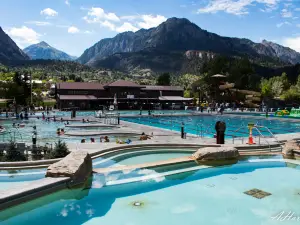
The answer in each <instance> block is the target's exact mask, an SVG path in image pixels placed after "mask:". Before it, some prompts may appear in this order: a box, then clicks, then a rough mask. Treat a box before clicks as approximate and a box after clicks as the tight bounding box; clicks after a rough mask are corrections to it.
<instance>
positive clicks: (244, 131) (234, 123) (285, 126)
mask: <svg viewBox="0 0 300 225" xmlns="http://www.w3.org/2000/svg"><path fill="white" fill-rule="evenodd" d="M122 120H124V121H128V122H133V123H138V124H144V125H150V126H154V127H159V128H164V129H169V130H174V131H180V130H181V124H182V123H184V127H185V132H187V133H190V134H197V135H199V134H200V133H201V132H203V134H204V136H207V137H213V135H214V134H215V132H216V131H215V124H216V122H217V121H224V122H225V123H226V126H227V129H226V135H228V136H229V137H230V136H231V135H234V136H241V137H246V136H249V131H248V128H247V125H248V123H249V122H251V123H254V124H256V125H259V126H264V127H268V128H269V129H270V130H271V131H272V133H274V134H286V133H296V132H300V121H299V123H298V122H296V123H295V122H289V121H281V120H269V119H267V118H260V117H257V118H252V117H251V118H250V117H249V118H247V117H245V116H239V115H236V116H227V115H226V114H225V115H212V116H210V115H209V116H207V115H199V116H173V117H143V118H129V117H126V118H122ZM237 129H239V131H238V132H235V131H236V130H237ZM260 130H261V132H262V134H264V135H266V136H268V135H270V133H269V132H268V131H267V129H265V128H261V129H260ZM253 133H254V135H257V131H256V130H253Z"/></svg>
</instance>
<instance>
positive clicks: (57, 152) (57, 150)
mask: <svg viewBox="0 0 300 225" xmlns="http://www.w3.org/2000/svg"><path fill="white" fill-rule="evenodd" d="M69 153H70V151H69V149H68V147H67V145H66V143H65V142H62V141H61V140H58V142H57V143H55V147H54V149H53V151H52V152H51V153H50V156H51V158H52V159H56V158H63V157H65V156H67V155H68V154H69Z"/></svg>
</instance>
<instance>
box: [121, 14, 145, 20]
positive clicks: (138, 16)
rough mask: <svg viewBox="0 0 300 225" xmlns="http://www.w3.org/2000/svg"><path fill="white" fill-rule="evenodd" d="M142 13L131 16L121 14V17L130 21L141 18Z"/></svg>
mask: <svg viewBox="0 0 300 225" xmlns="http://www.w3.org/2000/svg"><path fill="white" fill-rule="evenodd" d="M140 17H141V16H140V15H131V16H121V17H120V19H121V20H128V21H134V20H136V19H138V18H140Z"/></svg>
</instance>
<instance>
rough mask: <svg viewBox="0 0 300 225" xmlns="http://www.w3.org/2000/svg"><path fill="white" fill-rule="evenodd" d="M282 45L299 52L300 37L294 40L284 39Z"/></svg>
mask: <svg viewBox="0 0 300 225" xmlns="http://www.w3.org/2000/svg"><path fill="white" fill-rule="evenodd" d="M282 43H283V45H284V46H287V47H290V48H291V49H294V50H295V51H297V52H300V36H298V37H294V38H284V39H283V42H282Z"/></svg>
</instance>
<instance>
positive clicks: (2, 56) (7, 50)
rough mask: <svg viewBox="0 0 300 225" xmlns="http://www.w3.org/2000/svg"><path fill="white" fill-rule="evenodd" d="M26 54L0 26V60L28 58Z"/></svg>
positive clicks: (4, 61)
mask: <svg viewBox="0 0 300 225" xmlns="http://www.w3.org/2000/svg"><path fill="white" fill-rule="evenodd" d="M28 59H29V56H28V55H26V54H25V53H24V52H23V51H22V50H21V49H20V48H19V47H18V46H17V45H16V43H15V42H14V41H13V40H12V39H11V38H10V37H9V36H8V35H7V34H6V33H5V32H4V31H3V30H2V28H1V27H0V62H3V63H6V62H9V61H11V60H28Z"/></svg>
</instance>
